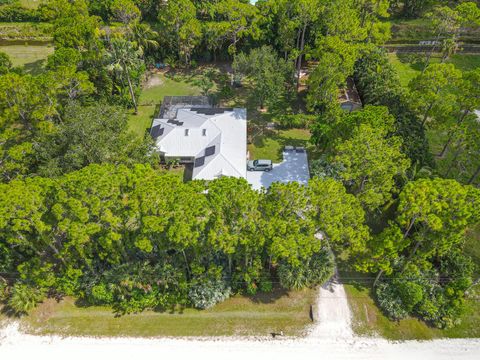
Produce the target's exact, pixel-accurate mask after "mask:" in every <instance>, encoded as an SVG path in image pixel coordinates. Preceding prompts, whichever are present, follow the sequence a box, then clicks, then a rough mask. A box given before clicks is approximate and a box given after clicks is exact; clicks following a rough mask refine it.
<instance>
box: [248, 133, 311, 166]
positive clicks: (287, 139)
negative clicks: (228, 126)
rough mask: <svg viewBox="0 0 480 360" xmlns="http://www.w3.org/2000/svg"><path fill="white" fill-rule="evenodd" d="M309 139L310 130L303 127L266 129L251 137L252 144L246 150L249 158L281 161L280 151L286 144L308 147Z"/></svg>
mask: <svg viewBox="0 0 480 360" xmlns="http://www.w3.org/2000/svg"><path fill="white" fill-rule="evenodd" d="M309 139H310V132H309V131H308V130H305V129H290V130H278V131H277V130H275V131H269V130H266V131H265V132H264V133H263V134H261V135H258V136H255V137H254V138H253V142H252V144H249V145H248V151H249V152H250V158H251V159H270V160H272V161H273V162H281V161H282V160H283V159H282V151H283V148H284V147H285V146H286V145H292V146H304V147H307V148H308V147H311V146H310V144H309V142H308V140H309ZM309 150H310V149H309Z"/></svg>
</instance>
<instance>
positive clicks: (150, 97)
mask: <svg viewBox="0 0 480 360" xmlns="http://www.w3.org/2000/svg"><path fill="white" fill-rule="evenodd" d="M153 76H154V77H155V79H156V80H154V81H152V82H150V84H154V85H151V86H150V85H148V84H147V86H145V87H144V89H143V91H142V94H141V95H140V98H139V100H138V103H139V107H138V114H137V115H134V114H133V111H130V113H129V120H130V121H129V124H130V129H131V130H132V131H134V132H135V133H136V134H138V135H139V136H144V135H145V131H146V130H147V129H148V128H150V126H151V124H152V120H153V117H154V115H155V113H156V111H158V110H159V109H160V104H161V103H162V101H163V97H164V96H177V95H185V96H187V95H199V94H200V89H199V88H197V87H195V86H193V85H191V84H189V83H187V82H185V81H177V80H173V79H170V78H167V77H165V76H164V75H161V74H155V75H153Z"/></svg>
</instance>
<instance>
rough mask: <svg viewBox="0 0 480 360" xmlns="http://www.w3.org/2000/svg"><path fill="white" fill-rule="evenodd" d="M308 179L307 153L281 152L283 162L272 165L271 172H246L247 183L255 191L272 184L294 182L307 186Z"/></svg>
mask: <svg viewBox="0 0 480 360" xmlns="http://www.w3.org/2000/svg"><path fill="white" fill-rule="evenodd" d="M309 179H310V171H309V169H308V157H307V152H306V151H303V152H296V151H294V150H290V151H283V161H282V162H281V163H280V164H273V169H272V171H268V172H266V171H247V181H248V182H249V183H250V184H251V185H252V187H253V188H254V189H255V190H260V189H261V188H262V187H263V188H268V187H270V185H271V184H272V183H274V182H281V183H288V182H293V181H296V182H298V183H300V184H307V183H308V180H309Z"/></svg>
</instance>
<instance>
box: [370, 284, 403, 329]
mask: <svg viewBox="0 0 480 360" xmlns="http://www.w3.org/2000/svg"><path fill="white" fill-rule="evenodd" d="M375 294H376V295H377V301H378V305H379V306H380V308H381V309H382V310H383V311H384V312H385V313H386V314H387V316H388V317H389V318H390V319H393V320H400V319H404V318H406V317H407V316H408V311H407V310H406V309H405V306H404V305H403V303H402V300H401V299H400V298H399V297H398V294H397V291H396V288H395V287H394V286H391V284H388V283H381V284H379V285H378V286H377V288H376V289H375Z"/></svg>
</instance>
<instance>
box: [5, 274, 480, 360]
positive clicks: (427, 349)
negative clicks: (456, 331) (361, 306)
mask: <svg viewBox="0 0 480 360" xmlns="http://www.w3.org/2000/svg"><path fill="white" fill-rule="evenodd" d="M318 300H319V305H318V310H317V312H316V318H317V322H316V324H315V326H313V328H312V330H311V332H310V334H309V336H307V337H306V338H304V339H281V340H278V339H275V340H273V339H236V338H223V339H211V338H210V339H190V340H188V339H141V338H107V339H99V338H61V337H58V336H32V335H26V334H23V333H21V332H20V331H19V329H18V324H16V323H12V324H10V325H8V326H7V327H5V328H4V329H0V359H24V358H25V359H28V358H31V359H35V360H41V359H46V360H47V359H48V360H54V359H62V360H65V359H68V360H73V359H82V360H86V359H87V360H90V359H91V360H95V359H105V360H106V359H115V360H120V359H128V360H132V359H146V358H154V359H195V360H201V359H208V360H211V359H222V360H224V359H228V360H232V359H242V360H245V359H247V360H250V359H262V360H266V359H272V360H273V359H275V360H279V359H289V360H292V359H293V360H296V359H308V358H309V359H368V360H376V359H378V360H380V359H381V360H385V359H395V360H396V359H398V360H400V359H401V360H405V359H407V360H415V359H421V360H428V359H435V360H442V359H479V358H480V339H472V340H467V339H458V340H434V341H426V342H419V341H406V342H389V341H386V340H384V339H378V338H360V337H357V336H354V334H353V333H352V330H351V326H350V325H351V314H350V309H349V307H348V303H347V298H346V294H345V290H344V288H343V286H342V285H341V284H336V283H333V284H332V285H331V288H330V287H328V286H327V287H325V288H322V289H321V290H320V291H319V298H318Z"/></svg>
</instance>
